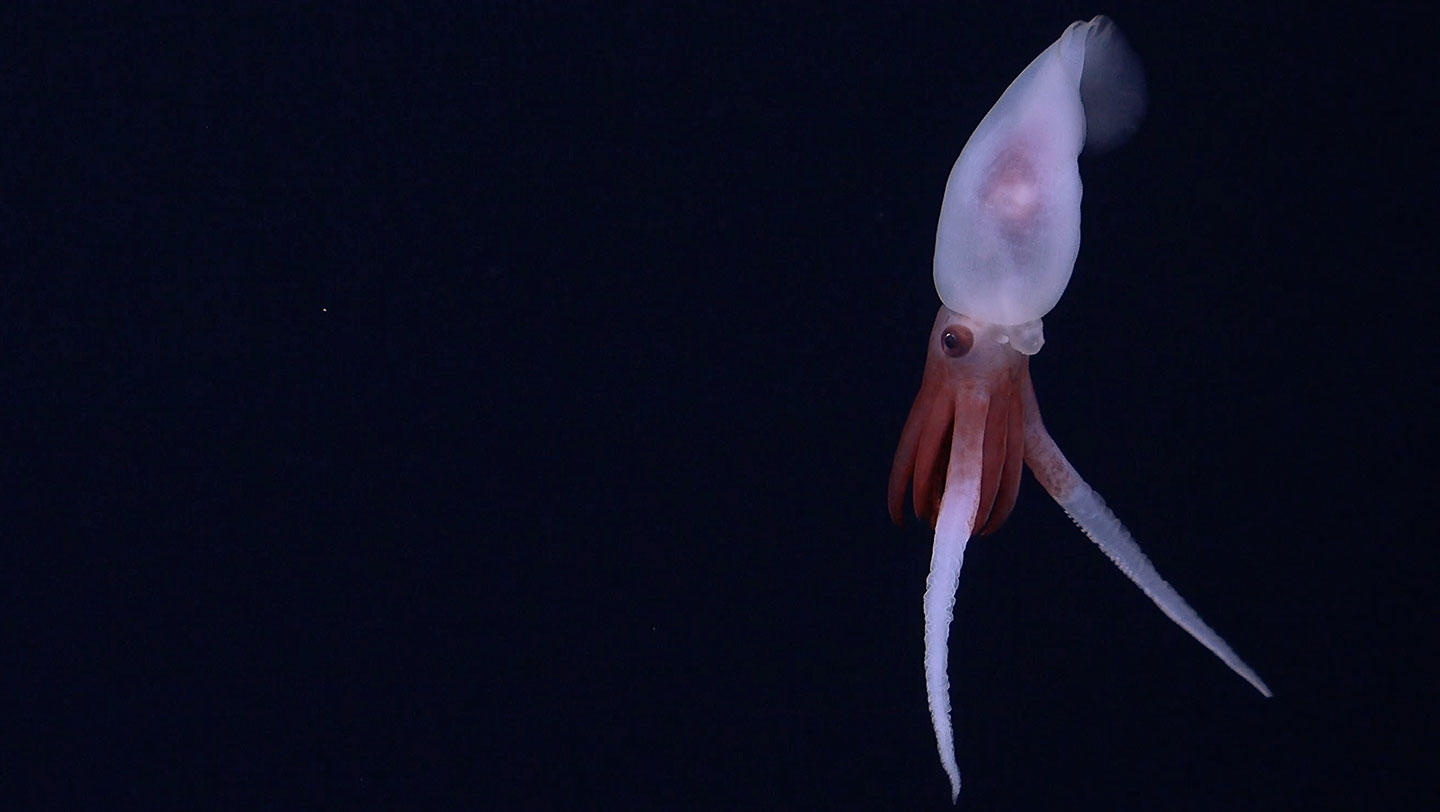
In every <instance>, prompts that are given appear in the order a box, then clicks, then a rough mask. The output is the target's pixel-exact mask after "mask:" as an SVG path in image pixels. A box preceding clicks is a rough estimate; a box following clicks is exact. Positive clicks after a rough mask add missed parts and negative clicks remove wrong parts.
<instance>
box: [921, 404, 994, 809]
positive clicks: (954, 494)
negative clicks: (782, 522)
mask: <svg viewBox="0 0 1440 812" xmlns="http://www.w3.org/2000/svg"><path fill="white" fill-rule="evenodd" d="M982 414H983V411H982ZM967 429H968V430H967ZM981 434H983V432H978V431H975V430H974V427H973V426H966V425H965V422H964V421H963V420H961V419H959V418H958V416H957V419H956V421H955V437H954V440H953V441H952V446H951V454H950V467H949V471H948V473H947V475H946V480H945V495H944V496H943V497H941V500H940V515H939V517H937V519H936V522H935V547H934V551H933V552H932V553H931V555H930V575H929V577H928V578H926V579H925V697H926V699H928V700H929V702H930V721H931V723H932V724H933V725H934V726H935V744H936V746H937V747H938V748H939V750H940V763H941V764H942V765H943V766H944V767H945V774H946V775H947V776H949V777H950V800H951V802H952V803H953V802H954V801H955V800H956V799H957V798H959V797H960V768H959V767H958V766H957V765H956V763H955V732H954V729H953V728H952V727H951V725H950V676H949V671H948V669H949V663H950V648H949V640H950V622H951V620H953V619H954V617H955V590H956V588H957V587H958V586H959V584H960V565H961V563H962V562H963V561H964V559H965V545H966V544H967V543H968V542H969V541H970V534H971V532H973V530H974V527H975V511H976V510H977V508H978V507H979V504H980V467H981V454H982V446H981V442H982V440H981V437H980V435H981Z"/></svg>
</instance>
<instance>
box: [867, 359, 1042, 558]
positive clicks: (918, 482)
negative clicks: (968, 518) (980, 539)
mask: <svg viewBox="0 0 1440 812" xmlns="http://www.w3.org/2000/svg"><path fill="white" fill-rule="evenodd" d="M1022 374H1023V372H1022ZM991 392H992V394H991V395H990V397H989V398H987V399H982V400H971V399H969V398H966V397H964V396H959V397H957V396H956V395H954V394H953V393H946V394H941V393H938V392H935V391H932V390H929V389H928V388H924V387H922V389H921V392H920V394H919V396H918V397H917V398H916V400H915V404H914V406H912V407H911V410H910V417H909V419H908V420H907V421H906V423H905V429H904V431H903V432H902V433H901V437H900V446H899V448H898V449H897V450H896V453H895V462H894V465H893V466H892V467H891V469H890V483H889V493H888V496H889V500H888V501H889V509H890V518H891V520H892V521H894V522H895V524H897V525H903V524H904V513H905V495H906V491H907V490H910V491H912V492H913V493H912V496H913V500H912V501H913V506H914V509H915V515H916V516H919V517H920V519H921V520H922V521H924V522H926V523H928V524H929V525H930V527H931V529H932V530H933V529H934V528H935V524H936V522H937V521H938V520H939V517H940V502H941V499H942V497H943V496H944V494H945V486H946V474H947V472H948V471H949V470H950V463H951V460H950V457H951V454H952V449H957V448H958V449H964V448H976V447H977V446H978V447H979V448H980V453H981V461H980V466H979V467H980V501H979V504H978V505H977V510H976V513H975V521H974V525H973V526H974V527H975V528H976V531H975V535H988V534H990V533H993V532H995V531H996V530H998V529H1000V526H1001V525H1003V524H1004V523H1005V520H1006V519H1007V518H1009V516H1010V511H1011V510H1012V509H1014V507H1015V500H1016V498H1017V497H1018V496H1019V493H1020V472H1021V471H1022V470H1023V468H1024V462H1025V407H1024V401H1023V399H1022V397H1021V392H1022V386H1021V385H1020V381H1018V380H1013V379H1011V378H1010V376H1006V377H1005V379H1004V380H1002V381H998V382H996V385H995V386H993V387H992V388H991ZM975 435H979V436H981V437H982V438H983V442H981V443H978V444H975V443H966V442H961V441H959V440H961V439H962V438H970V437H973V436H975ZM959 453H974V452H959ZM960 462H968V461H963V460H962V461H960Z"/></svg>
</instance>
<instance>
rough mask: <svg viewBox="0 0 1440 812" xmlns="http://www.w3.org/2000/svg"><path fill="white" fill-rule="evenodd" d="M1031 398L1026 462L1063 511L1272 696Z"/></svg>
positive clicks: (1173, 614) (1165, 607) (1193, 632)
mask: <svg viewBox="0 0 1440 812" xmlns="http://www.w3.org/2000/svg"><path fill="white" fill-rule="evenodd" d="M1025 394H1026V409H1025V411H1026V420H1027V423H1028V425H1027V426H1026V431H1025V460H1026V462H1028V463H1029V464H1030V470H1031V471H1033V472H1034V474H1035V478H1036V479H1037V480H1039V482H1040V484H1041V485H1042V486H1044V488H1045V490H1046V491H1047V492H1049V494H1050V496H1051V497H1052V498H1054V500H1055V501H1056V502H1057V503H1059V505H1060V507H1062V508H1064V510H1065V513H1066V514H1068V515H1069V516H1070V519H1071V520H1072V521H1074V522H1075V524H1076V525H1078V526H1079V527H1080V529H1081V530H1083V531H1084V532H1085V535H1087V536H1089V537H1090V540H1091V541H1093V542H1095V546H1097V547H1099V548H1100V551H1101V552H1103V553H1105V555H1106V556H1107V557H1108V558H1109V559H1110V560H1111V561H1112V562H1114V564H1115V566H1117V567H1119V568H1120V571H1121V572H1123V573H1125V577H1127V578H1129V579H1130V580H1131V581H1134V582H1135V585H1136V586H1138V587H1140V591H1142V592H1144V593H1145V595H1146V597H1148V598H1150V600H1152V601H1154V602H1155V605H1156V606H1158V607H1160V611H1162V612H1164V613H1165V616H1166V617H1168V618H1170V619H1171V620H1173V621H1175V623H1176V625H1178V626H1179V627H1180V628H1182V629H1184V630H1185V631H1187V632H1189V633H1190V636H1191V637H1194V638H1195V639H1196V640H1198V641H1200V645H1202V646H1204V647H1205V648H1208V649H1210V651H1211V652H1212V653H1214V654H1215V656H1216V657H1219V658H1220V660H1221V661H1222V662H1224V663H1225V664H1226V665H1228V666H1230V670H1232V671H1234V672H1235V673H1236V674H1239V675H1240V676H1241V677H1243V678H1244V679H1245V681H1246V682H1248V683H1250V684H1251V685H1253V686H1255V690H1257V691H1259V692H1260V693H1262V694H1264V695H1265V696H1267V697H1268V696H1270V688H1269V687H1268V686H1266V685H1265V682H1264V680H1262V679H1260V676H1259V675H1258V674H1256V673H1255V670H1254V669H1252V668H1251V667H1250V666H1248V665H1246V664H1245V661H1244V660H1242V659H1240V655H1238V654H1236V653H1235V651H1234V649H1231V648H1230V646H1229V645H1228V644H1227V643H1226V642H1225V641H1224V639H1222V638H1221V637H1220V635H1219V634H1216V632H1215V630H1214V629H1212V628H1210V626H1209V625H1207V624H1206V623H1205V621H1203V620H1201V619H1200V615H1199V614H1198V613H1197V612H1196V611H1195V610H1194V609H1192V608H1190V604H1188V603H1186V602H1185V599H1184V598H1182V597H1180V593H1178V592H1176V591H1175V588H1174V587H1172V586H1170V584H1168V583H1167V582H1166V581H1165V579H1164V578H1161V577H1160V573H1159V572H1158V571H1157V570H1156V569H1155V566H1154V565H1153V564H1151V563H1150V559H1148V558H1146V557H1145V553H1143V552H1141V551H1140V545H1138V544H1136V543H1135V539H1134V537H1132V536H1131V535H1130V531H1129V530H1126V529H1125V525H1123V524H1121V523H1120V520H1119V519H1118V518H1116V516H1115V514H1114V513H1112V512H1111V511H1110V509H1109V508H1108V507H1106V506H1105V502H1104V500H1102V499H1101V498H1100V494H1098V493H1096V492H1095V491H1094V489H1092V488H1091V487H1090V486H1089V485H1088V484H1087V483H1086V482H1085V480H1084V479H1081V477H1080V474H1079V473H1078V472H1076V470H1075V467H1074V466H1072V465H1071V464H1070V461H1069V460H1067V459H1065V455H1064V454H1062V453H1060V447H1059V446H1057V445H1055V440H1054V439H1052V438H1051V437H1050V432H1048V431H1046V430H1045V424H1044V423H1043V422H1041V420H1040V410H1039V409H1038V408H1036V405H1035V391H1034V389H1033V388H1029V387H1027V391H1026V393H1025Z"/></svg>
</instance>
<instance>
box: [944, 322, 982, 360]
mask: <svg viewBox="0 0 1440 812" xmlns="http://www.w3.org/2000/svg"><path fill="white" fill-rule="evenodd" d="M973 346H975V334H974V333H972V332H970V329H969V328H968V327H965V326H963V325H959V324H955V325H952V326H950V327H946V328H945V332H944V333H943V334H941V336H940V347H941V348H942V349H944V350H945V354H946V355H948V356H950V357H951V358H959V357H960V356H962V355H964V354H965V353H967V352H969V351H970V348H971V347H973Z"/></svg>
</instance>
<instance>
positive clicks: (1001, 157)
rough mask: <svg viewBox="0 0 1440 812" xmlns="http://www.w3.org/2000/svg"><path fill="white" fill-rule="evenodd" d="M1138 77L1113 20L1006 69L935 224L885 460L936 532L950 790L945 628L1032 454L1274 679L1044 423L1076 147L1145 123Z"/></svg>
mask: <svg viewBox="0 0 1440 812" xmlns="http://www.w3.org/2000/svg"><path fill="white" fill-rule="evenodd" d="M1144 107H1145V80H1144V75H1143V73H1142V71H1141V68H1140V63H1139V60H1138V58H1137V57H1136V56H1135V54H1134V52H1133V51H1132V50H1131V49H1130V48H1129V46H1128V45H1127V44H1126V42H1125V40H1124V39H1123V38H1122V37H1121V35H1120V32H1119V30H1118V29H1117V28H1116V27H1115V25H1114V23H1112V22H1111V21H1110V20H1109V19H1107V18H1105V17H1103V16H1102V17H1095V18H1094V19H1092V20H1090V21H1088V22H1075V23H1072V24H1071V25H1070V26H1069V27H1068V28H1066V29H1065V31H1064V33H1063V34H1061V36H1060V38H1059V39H1058V40H1056V41H1055V42H1054V43H1053V44H1051V45H1050V47H1049V48H1047V49H1045V51H1044V52H1043V53H1041V54H1040V55H1039V56H1038V57H1036V58H1035V60H1034V61H1033V62H1031V63H1030V65H1029V66H1028V67H1027V68H1025V70H1024V71H1023V72H1021V74H1020V75H1019V76H1018V77H1017V78H1016V79H1015V81H1014V82H1012V83H1011V84H1010V86H1009V88H1007V89H1006V90H1005V92H1004V93H1003V94H1002V95H1001V97H1000V100H999V101H998V102H996V103H995V106H994V107H993V108H991V110H990V112H989V113H988V114H987V115H986V116H985V118H984V119H982V120H981V122H980V124H979V126H978V127H976V128H975V132H974V133H973V134H972V135H971V136H970V139H969V141H967V142H966V144H965V147H964V148H963V149H962V150H961V153H960V157H959V159H958V160H957V161H956V162H955V166H954V168H953V169H952V170H951V172H950V177H949V180H948V181H947V182H946V185H945V196H944V199H943V201H942V203H941V207H940V223H939V227H938V229H937V233H936V238H935V265H934V278H935V289H936V292H937V293H938V294H939V296H940V301H941V307H940V312H939V314H938V315H937V316H936V318H935V324H934V326H933V327H932V328H931V330H930V343H929V348H928V350H927V353H926V360H925V371H924V375H923V378H922V381H921V384H920V393H919V395H918V396H917V397H916V398H915V403H914V405H913V406H912V407H911V409H910V416H909V418H908V419H907V420H906V422H905V427H904V429H903V431H902V432H901V436H900V445H899V448H898V450H897V451H896V453H895V461H894V466H893V467H892V469H891V472H890V481H889V489H888V490H889V493H888V497H889V510H890V516H891V518H892V519H893V520H894V521H895V523H896V524H903V520H904V508H905V501H906V500H905V496H906V493H907V491H908V492H909V493H910V494H911V496H912V500H911V501H912V503H913V507H914V511H915V514H916V515H917V516H919V517H920V518H921V519H922V520H924V521H927V522H928V523H929V524H930V526H931V527H932V528H933V529H934V532H935V541H934V548H933V551H932V554H931V559H930V574H929V576H928V578H927V579H926V584H925V598H924V616H925V662H924V671H925V688H926V697H927V699H928V701H929V705H930V718H931V722H932V724H933V726H934V728H935V740H936V745H937V748H938V749H939V753H940V763H941V765H942V766H943V767H944V770H945V773H946V775H947V776H948V777H949V779H950V790H951V802H952V803H953V802H955V801H956V800H957V799H958V797H959V794H960V770H959V768H958V766H957V765H956V761H955V737H954V730H953V728H952V726H951V720H950V680H949V674H948V665H949V637H950V625H951V621H952V620H953V618H954V608H955V592H956V588H957V586H958V584H959V579H960V566H961V562H962V561H963V560H964V556H965V547H966V544H967V543H968V542H969V541H970V538H971V537H972V536H982V535H987V534H990V533H993V532H995V531H996V530H997V529H999V527H1000V526H1001V524H1003V523H1004V521H1005V519H1006V518H1007V517H1008V516H1009V514H1010V511H1011V509H1012V508H1014V506H1015V499H1016V496H1017V494H1018V493H1019V488H1020V473H1021V470H1022V468H1024V467H1025V466H1027V465H1028V466H1029V468H1030V471H1031V472H1032V474H1033V475H1034V476H1035V479H1036V480H1037V481H1038V482H1039V483H1040V485H1041V486H1042V487H1044V488H1045V490H1046V492H1048V493H1049V494H1050V496H1051V497H1052V498H1054V500H1055V501H1056V502H1058V503H1059V505H1060V507H1061V508H1062V509H1064V511H1065V512H1066V513H1067V514H1068V515H1069V516H1070V518H1071V519H1072V520H1073V521H1074V522H1075V524H1076V525H1078V526H1079V527H1080V529H1081V530H1082V531H1084V533H1085V535H1087V536H1089V538H1090V540H1091V541H1092V542H1094V543H1095V544H1096V546H1098V547H1099V548H1100V550H1101V551H1102V552H1103V553H1104V554H1105V555H1106V556H1108V557H1109V558H1110V560H1111V561H1112V562H1114V564H1115V565H1116V566H1117V567H1119V568H1120V571H1121V572H1123V573H1124V574H1125V575H1126V576H1128V577H1129V578H1130V580H1131V581H1134V582H1135V584H1136V585H1137V586H1138V587H1140V589H1141V590H1142V591H1143V592H1144V593H1145V594H1146V595H1147V596H1149V598H1150V599H1151V600H1152V601H1154V602H1155V605H1156V606H1158V607H1160V611H1162V612H1164V613H1165V614H1166V615H1167V616H1168V617H1169V618H1170V619H1171V620H1173V621H1174V622H1175V623H1177V624H1178V625H1179V626H1180V627H1181V628H1182V629H1184V630H1185V631H1187V632H1189V633H1190V634H1191V635H1192V636H1193V637H1194V638H1195V639H1196V640H1198V641H1199V642H1200V644H1201V645H1203V646H1205V647H1206V648H1208V649H1209V650H1210V651H1211V652H1213V653H1214V654H1215V655H1216V656H1217V657H1219V658H1220V660H1221V661H1222V662H1224V663H1225V664H1226V665H1228V666H1229V667H1230V668H1231V670H1233V671H1234V672H1235V673H1236V674H1238V675H1240V676H1241V677H1243V678H1244V679H1245V680H1246V681H1247V682H1249V683H1250V684H1251V685H1252V686H1254V687H1255V689H1256V690H1258V691H1259V692H1260V693H1261V694H1263V695H1264V696H1266V697H1268V696H1270V689H1269V688H1268V687H1267V686H1266V685H1265V683H1264V682H1263V681H1262V680H1261V679H1260V677H1259V676H1258V675H1257V674H1256V673H1255V671H1254V669H1252V668H1250V666H1248V665H1246V664H1245V662H1244V661H1243V660H1241V659H1240V657H1239V656H1238V655H1236V653H1235V652H1234V651H1233V650H1232V649H1231V648H1230V646H1229V645H1227V644H1226V643H1225V641H1224V640H1223V639H1221V637H1220V635H1218V634H1216V633H1215V631H1214V630H1213V629H1211V628H1210V627H1209V626H1208V625H1206V623H1205V621H1203V620H1201V619H1200V616H1199V615H1198V614H1197V613H1196V612H1195V610H1194V609H1192V608H1190V605H1189V604H1187V603H1186V602H1185V600H1184V599H1183V598H1181V597H1180V595H1179V593H1177V592H1176V591H1175V589H1174V588H1173V587H1171V586H1170V584H1168V583H1167V582H1166V581H1165V580H1164V579H1163V578H1161V577H1160V574H1159V573H1158V572H1157V571H1156V570H1155V567H1154V566H1153V565H1152V564H1151V563H1150V561H1149V559H1147V558H1146V557H1145V554H1144V553H1143V552H1141V551H1140V547H1139V546H1138V545H1137V544H1136V543H1135V540H1134V538H1132V537H1131V535H1130V533H1129V531H1127V530H1126V529H1125V526H1124V525H1123V524H1121V523H1120V520H1119V519H1118V518H1116V517H1115V514H1114V513H1112V512H1111V511H1110V509H1109V508H1108V507H1106V506H1105V502H1104V501H1103V500H1102V499H1101V498H1100V495H1099V494H1097V493H1096V492H1095V491H1094V490H1093V489H1091V487H1090V486H1089V484H1087V483H1086V482H1085V480H1084V479H1082V478H1081V476H1080V474H1078V473H1076V471H1075V468H1074V466H1072V465H1071V464H1070V462H1069V460H1067V459H1066V458H1065V455H1064V454H1062V453H1061V452H1060V448H1059V447H1058V446H1057V445H1056V444H1055V441H1054V440H1053V439H1052V438H1051V437H1050V433H1049V432H1048V431H1046V430H1045V424H1044V422H1042V420H1041V419H1040V409H1039V406H1038V405H1037V403H1036V399H1035V388H1034V386H1032V384H1031V381H1030V363H1029V362H1030V356H1032V355H1034V354H1036V353H1037V352H1039V350H1040V348H1041V346H1042V345H1043V344H1044V332H1043V329H1042V324H1041V318H1042V317H1043V316H1045V315H1046V314H1047V313H1049V312H1050V310H1051V309H1052V308H1053V307H1054V306H1055V305H1056V303H1057V302H1059V300H1060V297H1061V295H1062V294H1063V293H1064V292H1065V288H1066V286H1067V285H1068V284H1069V281H1070V275H1071V273H1072V271H1073V269H1074V264H1075V257H1076V255H1077V253H1078V252H1079V249H1080V196H1081V184H1080V171H1079V164H1078V159H1079V155H1080V153H1081V151H1082V150H1086V151H1089V152H1092V153H1093V152H1099V151H1103V150H1108V149H1111V148H1113V147H1116V146H1119V145H1120V144H1121V143H1123V142H1124V141H1125V140H1126V139H1128V138H1129V136H1130V134H1131V133H1133V132H1134V130H1135V128H1136V127H1137V126H1138V125H1139V122H1140V118H1141V116H1142V115H1143V113H1144Z"/></svg>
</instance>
